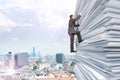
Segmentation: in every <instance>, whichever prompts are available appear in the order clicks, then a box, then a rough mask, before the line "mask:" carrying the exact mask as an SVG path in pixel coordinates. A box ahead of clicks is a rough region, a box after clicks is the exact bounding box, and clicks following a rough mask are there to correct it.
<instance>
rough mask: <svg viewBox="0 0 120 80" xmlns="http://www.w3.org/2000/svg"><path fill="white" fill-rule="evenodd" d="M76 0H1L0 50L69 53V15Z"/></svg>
mask: <svg viewBox="0 0 120 80" xmlns="http://www.w3.org/2000/svg"><path fill="white" fill-rule="evenodd" d="M76 1H77V0H0V54H6V53H8V52H9V51H11V52H13V53H17V52H29V53H31V52H32V48H33V46H35V48H36V52H38V51H40V53H41V54H55V53H65V54H69V53H70V52H69V51H70V50H69V44H70V43H69V36H68V34H67V29H68V20H69V15H70V14H74V11H75V6H76Z"/></svg>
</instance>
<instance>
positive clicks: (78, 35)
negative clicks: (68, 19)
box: [77, 32, 83, 43]
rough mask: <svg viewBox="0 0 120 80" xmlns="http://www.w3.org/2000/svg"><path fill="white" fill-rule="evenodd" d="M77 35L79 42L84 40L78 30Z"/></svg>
mask: <svg viewBox="0 0 120 80" xmlns="http://www.w3.org/2000/svg"><path fill="white" fill-rule="evenodd" d="M77 37H78V41H79V43H80V42H82V41H83V40H82V37H81V34H80V32H77Z"/></svg>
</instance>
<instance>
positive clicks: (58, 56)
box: [56, 53, 64, 64]
mask: <svg viewBox="0 0 120 80" xmlns="http://www.w3.org/2000/svg"><path fill="white" fill-rule="evenodd" d="M63 60H64V55H63V54H62V53H57V54H56V62H57V63H61V64H62V63H63Z"/></svg>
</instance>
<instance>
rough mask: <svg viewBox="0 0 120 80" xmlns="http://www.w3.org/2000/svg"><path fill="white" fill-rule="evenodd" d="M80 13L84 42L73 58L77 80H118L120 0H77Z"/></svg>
mask: <svg viewBox="0 0 120 80" xmlns="http://www.w3.org/2000/svg"><path fill="white" fill-rule="evenodd" d="M79 13H82V17H81V19H80V20H82V24H81V26H80V28H79V30H80V31H81V35H82V38H83V40H84V41H83V42H82V43H80V44H79V43H77V53H76V55H75V58H76V60H77V64H76V66H75V73H76V76H77V78H78V80H120V0H78V1H77V6H76V11H75V15H78V14H79ZM80 20H79V21H78V22H80ZM100 76H101V77H100Z"/></svg>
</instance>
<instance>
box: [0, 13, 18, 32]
mask: <svg viewBox="0 0 120 80" xmlns="http://www.w3.org/2000/svg"><path fill="white" fill-rule="evenodd" d="M15 26H16V23H15V22H14V21H12V20H11V19H9V18H8V17H7V16H6V15H4V14H2V13H0V28H1V30H5V31H11V28H12V27H15Z"/></svg>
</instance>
